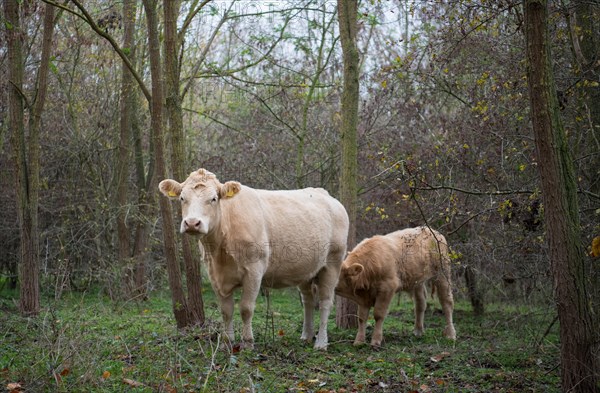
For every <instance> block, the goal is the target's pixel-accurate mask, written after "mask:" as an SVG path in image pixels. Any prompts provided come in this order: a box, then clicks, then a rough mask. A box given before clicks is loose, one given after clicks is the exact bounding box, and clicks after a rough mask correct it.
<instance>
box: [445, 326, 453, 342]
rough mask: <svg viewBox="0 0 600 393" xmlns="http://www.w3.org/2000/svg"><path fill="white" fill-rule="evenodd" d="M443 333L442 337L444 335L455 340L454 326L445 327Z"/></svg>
mask: <svg viewBox="0 0 600 393" xmlns="http://www.w3.org/2000/svg"><path fill="white" fill-rule="evenodd" d="M443 334H444V337H446V338H447V339H448V340H454V341H456V331H455V330H454V328H451V327H447V328H445V329H444V333H443Z"/></svg>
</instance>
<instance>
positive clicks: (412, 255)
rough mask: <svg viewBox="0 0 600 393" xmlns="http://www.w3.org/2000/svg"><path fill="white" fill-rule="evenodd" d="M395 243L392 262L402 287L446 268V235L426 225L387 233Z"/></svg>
mask: <svg viewBox="0 0 600 393" xmlns="http://www.w3.org/2000/svg"><path fill="white" fill-rule="evenodd" d="M386 237H388V238H390V239H391V240H392V241H393V243H394V244H395V247H396V255H397V258H396V266H397V272H398V277H399V278H400V282H401V283H402V288H401V289H402V290H411V289H412V288H414V287H416V286H417V285H421V284H423V283H424V282H426V281H427V280H429V279H431V278H432V277H435V276H437V275H439V274H445V272H446V270H447V269H448V260H447V259H448V246H447V243H446V239H445V238H444V236H443V235H442V234H440V233H439V232H437V231H434V230H430V229H429V228H427V227H417V228H408V229H402V230H399V231H396V232H392V233H390V234H387V235H386Z"/></svg>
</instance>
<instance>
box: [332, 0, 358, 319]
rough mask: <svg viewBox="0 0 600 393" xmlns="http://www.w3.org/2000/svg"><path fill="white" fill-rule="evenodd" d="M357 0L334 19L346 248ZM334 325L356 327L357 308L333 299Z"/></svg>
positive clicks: (351, 213) (346, 0)
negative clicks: (339, 60)
mask: <svg viewBox="0 0 600 393" xmlns="http://www.w3.org/2000/svg"><path fill="white" fill-rule="evenodd" d="M357 15H358V2H357V0H338V18H339V26H340V40H341V43H342V53H343V58H344V90H343V92H342V125H341V130H340V131H341V143H342V146H341V147H342V162H341V169H342V170H341V172H342V173H341V179H340V201H341V202H342V204H343V205H344V207H345V208H346V211H347V212H348V217H349V218H350V227H349V232H348V248H349V249H350V248H351V247H354V245H355V244H356V209H357V184H356V177H357V167H358V165H357V151H358V148H357V128H358V94H359V91H358V88H359V86H358V73H359V69H358V63H359V56H358V48H357V46H356V32H357ZM335 319H336V324H337V326H338V327H341V328H351V327H356V326H357V325H358V319H357V306H356V304H355V303H354V302H352V301H351V300H349V299H346V298H342V297H340V296H336V315H335Z"/></svg>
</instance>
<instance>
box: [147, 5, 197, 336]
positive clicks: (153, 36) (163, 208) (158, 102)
mask: <svg viewBox="0 0 600 393" xmlns="http://www.w3.org/2000/svg"><path fill="white" fill-rule="evenodd" d="M143 2H144V9H145V11H146V19H147V23H148V45H149V52H150V74H151V76H152V105H151V112H152V114H151V115H152V119H151V122H152V141H153V146H154V162H155V165H156V170H155V171H154V172H153V175H152V177H151V178H150V181H149V184H150V187H149V189H150V190H155V189H156V188H157V186H158V180H157V179H158V178H161V179H163V178H165V176H166V165H165V154H164V141H163V116H162V111H163V108H164V105H163V100H164V94H163V80H162V71H161V66H160V63H161V61H160V40H159V37H158V15H157V11H156V8H157V0H144V1H143ZM155 194H156V193H152V192H151V193H149V194H148V200H149V201H150V200H154V195H155ZM158 201H159V207H160V215H161V219H162V228H163V242H164V248H165V258H166V264H167V275H168V280H169V287H170V288H171V301H172V305H173V313H174V314H175V320H176V322H177V327H179V328H183V327H186V326H188V325H189V322H188V320H187V317H188V315H187V304H186V298H185V296H184V293H183V287H182V283H181V269H180V268H179V263H178V261H177V253H176V241H175V228H174V225H173V214H172V210H171V205H170V202H169V201H168V200H167V198H158Z"/></svg>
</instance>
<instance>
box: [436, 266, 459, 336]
mask: <svg viewBox="0 0 600 393" xmlns="http://www.w3.org/2000/svg"><path fill="white" fill-rule="evenodd" d="M433 285H435V286H436V290H437V293H438V299H440V304H441V305H442V311H443V312H444V317H445V318H446V327H445V328H444V332H443V335H444V337H446V338H448V339H450V340H456V330H455V329H454V323H453V322H452V312H453V310H454V297H453V296H452V288H451V283H450V278H449V277H439V278H438V279H437V280H436V281H435V282H434V283H433Z"/></svg>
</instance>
